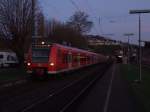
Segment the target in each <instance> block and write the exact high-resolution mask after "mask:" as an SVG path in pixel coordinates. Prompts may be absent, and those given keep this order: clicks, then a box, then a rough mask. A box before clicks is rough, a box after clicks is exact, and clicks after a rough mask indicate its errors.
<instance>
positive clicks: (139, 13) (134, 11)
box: [129, 9, 150, 81]
mask: <svg viewBox="0 0 150 112" xmlns="http://www.w3.org/2000/svg"><path fill="white" fill-rule="evenodd" d="M129 13H130V14H138V15H139V75H140V78H139V81H141V80H142V71H141V57H142V53H141V14H143V13H150V9H146V10H130V11H129Z"/></svg>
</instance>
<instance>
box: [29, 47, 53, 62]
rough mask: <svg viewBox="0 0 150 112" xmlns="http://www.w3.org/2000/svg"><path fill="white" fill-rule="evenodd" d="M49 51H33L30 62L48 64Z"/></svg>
mask: <svg viewBox="0 0 150 112" xmlns="http://www.w3.org/2000/svg"><path fill="white" fill-rule="evenodd" d="M49 52H50V49H33V50H32V60H33V62H48V60H49Z"/></svg>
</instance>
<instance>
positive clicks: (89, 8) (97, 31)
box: [86, 0, 103, 35]
mask: <svg viewBox="0 0 150 112" xmlns="http://www.w3.org/2000/svg"><path fill="white" fill-rule="evenodd" d="M86 4H87V5H86V6H87V8H88V10H89V11H90V12H91V13H92V15H94V14H93V8H92V7H91V6H90V4H89V2H88V0H86ZM93 18H94V19H95V20H96V21H97V18H95V17H94V16H93ZM92 20H93V19H92ZM93 22H94V20H93ZM94 29H95V31H96V33H97V34H98V35H101V34H100V32H101V33H102V32H103V31H102V30H101V28H99V29H100V32H99V30H98V29H97V27H96V26H95V25H94Z"/></svg>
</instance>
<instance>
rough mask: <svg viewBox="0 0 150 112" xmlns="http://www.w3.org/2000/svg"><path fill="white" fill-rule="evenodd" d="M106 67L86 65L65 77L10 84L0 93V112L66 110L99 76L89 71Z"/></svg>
mask: <svg viewBox="0 0 150 112" xmlns="http://www.w3.org/2000/svg"><path fill="white" fill-rule="evenodd" d="M105 66H106V65H105ZM105 66H104V65H101V66H95V67H91V68H88V70H89V71H86V70H87V68H86V69H85V70H80V71H78V72H77V73H76V72H74V73H72V74H71V75H67V76H65V78H60V79H55V80H51V81H46V82H35V83H31V82H30V84H27V85H26V84H25V85H24V86H23V87H22V88H21V87H17V88H15V87H14V88H13V87H12V88H10V89H8V90H4V91H3V92H0V102H1V111H2V112H10V111H11V112H18V111H21V112H28V111H32V110H35V111H44V112H45V111H49V109H50V110H54V112H55V111H65V110H66V109H68V107H70V105H72V104H73V103H74V101H76V99H77V98H78V97H80V95H81V93H83V92H84V91H86V89H87V88H88V87H89V86H90V85H92V83H93V82H94V81H95V80H96V79H97V78H98V77H99V75H96V76H97V77H93V76H92V75H90V74H96V72H97V71H98V70H102V71H103V70H104V68H105ZM77 74H78V75H77ZM101 74H102V73H101ZM100 76H101V75H100ZM66 77H67V78H66ZM12 91H14V92H12ZM5 93H6V94H5ZM54 102H55V103H54ZM48 105H50V106H48ZM58 107H59V108H58ZM52 112H53V111H52Z"/></svg>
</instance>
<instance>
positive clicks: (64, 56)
mask: <svg viewBox="0 0 150 112" xmlns="http://www.w3.org/2000/svg"><path fill="white" fill-rule="evenodd" d="M67 58H68V57H67V54H63V63H67Z"/></svg>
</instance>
